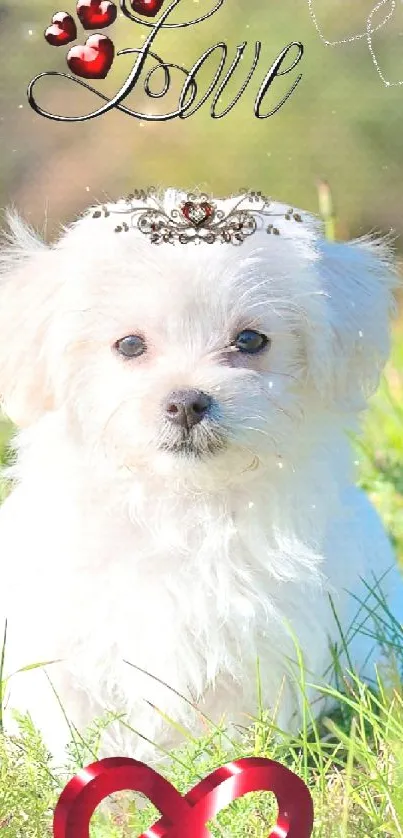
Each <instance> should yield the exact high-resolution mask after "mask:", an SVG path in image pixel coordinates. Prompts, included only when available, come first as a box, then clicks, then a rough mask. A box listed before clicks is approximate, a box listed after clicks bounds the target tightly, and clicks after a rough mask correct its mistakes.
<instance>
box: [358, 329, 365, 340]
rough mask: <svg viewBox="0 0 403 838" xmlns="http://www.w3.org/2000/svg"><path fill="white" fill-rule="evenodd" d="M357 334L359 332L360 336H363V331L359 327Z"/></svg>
mask: <svg viewBox="0 0 403 838" xmlns="http://www.w3.org/2000/svg"><path fill="white" fill-rule="evenodd" d="M358 334H359V336H360V338H362V337H364V332H363V331H362V330H361V329H360V331H359V332H358Z"/></svg>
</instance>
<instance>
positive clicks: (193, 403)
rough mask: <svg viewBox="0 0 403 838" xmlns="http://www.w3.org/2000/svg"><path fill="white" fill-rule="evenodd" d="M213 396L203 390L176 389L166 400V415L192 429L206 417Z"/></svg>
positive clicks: (181, 425) (178, 423) (175, 423)
mask: <svg viewBox="0 0 403 838" xmlns="http://www.w3.org/2000/svg"><path fill="white" fill-rule="evenodd" d="M212 401H213V400H212V398H211V396H208V395H207V393H203V392H202V391H201V390H175V391H173V392H172V393H170V394H169V396H168V398H167V399H166V402H165V406H164V407H165V416H166V418H167V419H169V420H170V422H173V424H174V425H179V426H180V427H181V428H186V429H187V430H190V428H193V427H194V425H197V424H198V423H199V422H201V421H202V419H204V417H205V416H206V414H207V413H208V411H209V409H210V407H211V405H212Z"/></svg>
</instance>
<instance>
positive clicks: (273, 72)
mask: <svg viewBox="0 0 403 838" xmlns="http://www.w3.org/2000/svg"><path fill="white" fill-rule="evenodd" d="M293 47H298V55H297V57H296V58H295V60H294V61H293V63H292V64H291V67H288V68H287V70H281V71H280V67H281V65H282V63H283V61H284V59H285V57H286V55H288V53H289V52H290V50H291V49H292V48H293ZM303 54H304V47H303V45H302V44H301V43H300V42H299V41H293V42H292V43H291V44H289V45H288V47H284V49H283V50H282V52H280V55H279V56H278V58H276V60H275V62H274V64H273V65H272V66H271V67H270V70H269V72H268V73H267V76H266V77H265V78H264V80H263V83H262V86H261V88H260V90H259V92H258V94H257V97H256V102H255V116H257V118H258V119H267V118H268V117H269V116H273V114H275V113H277V111H279V110H280V108H281V107H282V106H283V105H284V103H285V102H286V101H287V99H289V97H290V96H291V94H292V93H293V92H294V90H295V88H296V86H297V84H299V82H300V81H301V79H302V74H301V75H299V76H298V78H297V79H296V80H295V82H294V84H293V85H292V87H291V89H290V90H289V91H288V93H286V95H285V96H283V98H282V100H281V102H279V103H278V104H277V105H276V106H275V107H274V108H272V110H271V111H269V113H266V114H261V113H260V106H261V104H262V100H263V97H264V95H265V93H266V92H267V90H268V88H269V87H270V85H271V84H272V82H273V81H274V79H275V78H276V76H285V75H287V73H290V72H291V70H293V69H294V67H296V66H297V64H299V62H300V61H301V58H302V56H303Z"/></svg>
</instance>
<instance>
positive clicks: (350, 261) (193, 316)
mask: <svg viewBox="0 0 403 838" xmlns="http://www.w3.org/2000/svg"><path fill="white" fill-rule="evenodd" d="M183 199H184V196H183V195H182V194H179V193H175V192H174V191H169V192H167V193H166V194H165V195H164V196H163V197H162V200H163V201H164V206H165V209H166V211H167V212H168V213H169V212H170V211H171V210H172V208H174V207H178V206H179V205H180V202H181V200H183ZM233 203H234V201H233V199H229V200H228V201H225V202H222V203H220V202H219V204H218V205H219V206H220V207H221V208H222V209H223V211H224V212H225V213H228V212H229V211H230V209H231V206H232V205H233ZM119 206H120V205H119ZM145 206H146V204H145ZM255 206H256V215H257V219H258V221H259V205H258V204H253V205H252V204H251V205H250V208H253V207H255ZM109 209H110V210H111V213H110V214H109V215H108V214H107V215H106V216H105V217H104V216H103V215H102V217H101V218H97V219H94V218H93V211H90V212H89V213H87V214H85V215H84V217H82V218H81V219H80V220H78V221H77V222H76V223H74V224H73V225H72V226H71V227H69V228H67V229H66V230H65V231H64V233H63V235H62V237H61V239H60V240H59V241H58V242H57V243H56V244H54V245H52V246H46V245H44V244H43V243H41V242H40V241H39V240H38V238H37V237H36V236H35V234H34V233H33V232H32V231H31V230H28V229H27V228H26V227H25V226H24V225H23V224H22V222H20V221H19V220H18V219H17V218H16V217H14V218H11V227H12V235H11V236H10V241H9V243H8V245H6V247H5V248H4V250H3V254H2V266H3V268H2V273H3V275H2V280H1V285H0V392H1V394H2V397H3V402H4V409H5V411H6V412H7V414H8V415H9V416H10V417H11V419H12V420H13V421H14V422H15V424H16V425H17V427H18V428H19V429H20V431H19V433H18V435H17V437H16V450H17V459H16V465H15V467H14V469H13V477H14V479H15V487H14V490H13V491H12V493H11V494H10V496H9V497H8V499H7V500H6V502H5V503H4V504H3V506H2V508H1V510H0V551H1V575H0V579H1V591H0V623H1V625H2V624H3V621H4V618H6V617H7V618H8V637H7V648H6V670H7V672H9V673H11V672H14V671H15V670H18V669H19V668H21V667H24V666H27V665H28V664H33V663H35V662H40V661H42V662H43V661H55V660H56V661H59V662H58V663H54V664H52V666H49V667H48V668H47V673H48V676H49V677H50V680H51V682H52V684H53V686H54V688H55V690H56V692H57V694H58V696H59V698H60V700H61V702H62V704H63V708H64V710H65V713H66V714H67V716H68V718H69V719H70V720H71V721H72V723H73V724H74V725H75V726H76V727H77V728H78V729H79V730H83V729H84V727H85V726H86V725H87V724H88V723H90V722H91V721H92V720H93V719H94V717H96V716H97V715H100V714H101V713H103V712H104V711H105V709H109V710H113V711H116V712H119V713H122V714H124V718H123V720H122V722H117V723H115V724H114V725H113V726H112V727H111V728H110V730H109V731H108V732H107V734H105V736H104V739H103V747H102V750H101V753H102V754H108V755H111V754H124V753H126V754H130V755H135V756H137V757H140V758H150V754H151V751H149V750H147V748H148V746H147V744H145V743H144V741H143V740H142V739H141V738H138V737H136V735H135V734H134V733H133V731H132V730H130V729H129V727H128V726H127V725H129V726H130V727H131V728H132V729H134V730H135V731H138V732H139V733H140V734H142V735H143V736H145V737H148V738H149V739H151V740H153V741H155V742H157V743H158V744H159V745H164V746H165V747H170V746H172V745H173V744H174V739H173V730H172V728H171V727H170V726H169V725H168V724H167V723H166V722H165V721H164V720H163V719H162V717H161V714H159V713H158V710H157V709H155V708H159V709H160V710H161V711H163V713H165V714H168V715H169V716H170V717H172V718H173V719H175V720H176V721H177V722H180V723H182V724H184V725H188V726H189V727H193V729H197V725H198V722H199V717H198V714H197V713H195V711H194V710H193V709H192V708H191V706H190V704H187V703H186V701H185V700H183V699H182V698H181V697H180V695H182V696H184V697H185V698H187V699H189V700H190V701H191V702H194V703H195V704H196V705H197V707H198V708H199V709H200V710H202V711H203V712H204V713H206V714H207V715H208V716H209V717H210V718H212V719H213V720H215V721H218V720H219V719H220V718H221V717H222V715H223V714H226V718H227V720H228V722H236V723H242V724H244V725H245V724H248V722H249V720H250V717H251V716H253V715H254V714H256V708H257V700H256V661H257V658H259V660H260V676H261V686H262V694H263V700H264V705H265V706H266V707H267V708H269V709H270V710H272V711H273V712H275V713H276V721H277V723H278V724H279V725H280V726H281V727H283V728H287V729H290V728H292V727H293V726H295V725H298V722H299V719H300V706H301V698H302V695H301V690H300V688H299V687H298V678H299V673H298V668H297V666H296V665H295V663H294V662H295V660H296V657H297V654H296V647H295V640H296V639H297V641H298V644H299V646H300V649H301V652H302V654H303V658H304V662H305V667H306V676H305V677H306V680H307V682H312V684H315V683H318V682H320V681H321V679H323V677H325V680H327V681H329V680H330V679H331V677H332V676H331V673H330V668H331V662H332V653H333V650H334V647H336V648H337V649H339V650H340V649H341V648H342V647H343V645H344V642H345V641H346V642H347V643H348V645H349V661H348V662H349V664H351V665H353V666H357V667H358V668H359V669H360V671H361V672H362V674H363V675H364V676H368V677H371V676H372V677H373V676H374V671H373V661H374V660H377V659H378V660H379V657H380V654H381V653H380V650H379V649H376V648H374V641H373V639H372V638H371V636H370V635H371V633H372V630H373V625H372V624H373V620H372V617H371V614H370V612H371V610H373V608H374V604H375V600H376V598H375V599H371V596H370V594H369V592H368V587H367V585H369V586H370V587H372V588H373V587H374V585H375V580H379V579H381V578H382V583H381V586H382V590H383V592H384V595H385V596H387V597H390V598H391V597H392V594H397V596H398V597H399V596H400V579H399V575H398V572H397V569H396V567H395V560H394V557H393V554H392V552H391V549H390V546H389V542H388V538H387V536H386V534H385V533H384V531H383V528H382V525H381V523H380V521H379V519H378V517H377V515H376V513H375V511H374V510H373V508H372V507H371V505H370V504H369V502H368V501H367V499H366V497H365V496H364V495H363V494H362V493H361V492H360V491H358V490H357V489H356V488H355V487H354V474H353V458H352V453H351V450H350V442H349V439H348V433H346V432H348V431H351V430H352V431H355V430H356V428H357V417H358V415H359V413H360V411H361V410H362V409H363V408H364V407H365V404H366V399H367V396H368V394H369V393H370V392H372V391H373V390H374V389H375V387H376V385H377V382H378V378H379V373H380V370H381V369H382V366H383V364H384V362H385V360H386V358H387V355H388V350H389V337H388V331H389V322H388V321H389V316H390V313H391V311H392V309H393V290H394V288H395V286H396V282H397V281H396V276H395V273H394V271H393V269H392V267H391V260H390V258H389V255H388V252H387V248H385V246H384V245H382V244H378V245H376V244H374V243H373V242H371V241H370V240H368V239H365V240H360V241H357V242H353V243H349V244H346V243H329V242H326V241H325V240H324V239H323V237H322V234H321V227H320V225H319V224H318V222H317V221H316V220H315V219H314V218H312V217H309V216H308V215H306V214H303V223H300V224H296V223H294V221H292V220H291V221H289V220H286V219H285V218H284V217H283V216H284V213H286V211H287V207H285V206H282V205H280V204H273V205H272V209H273V212H275V213H279V214H280V216H282V217H281V218H276V219H275V223H276V226H277V227H278V228H279V231H280V235H270V236H269V235H267V233H266V232H265V225H266V223H267V219H266V220H264V219H263V221H265V225H264V226H263V228H262V229H258V230H257V231H256V232H255V233H254V234H253V235H251V236H250V237H249V238H248V239H247V240H246V241H245V242H243V243H242V244H241V245H240V246H239V247H235V246H234V245H233V244H230V243H225V244H224V243H221V242H216V243H215V244H207V243H201V244H199V245H198V246H196V244H187V245H184V244H180V243H176V244H175V245H174V246H173V245H172V244H161V245H156V244H154V243H152V242H151V241H150V238H149V237H148V236H146V235H144V233H143V232H141V231H140V230H139V229H138V228H137V227H136V225H134V227H133V229H132V228H130V229H129V230H128V231H127V232H122V233H120V234H116V232H115V227H116V224H117V223H119V221H120V220H121V219H120V218H118V217H117V216H116V215H115V214H114V212H113V210H114V209H116V206H114V205H111V206H110V207H109ZM258 227H259V224H258ZM363 580H365V581H363ZM360 602H361V603H366V604H365V605H361V606H360ZM390 602H391V599H390ZM334 611H336V612H337V620H336V619H335V616H334ZM357 614H358V616H357ZM356 624H360V625H361V626H363V625H364V624H365V625H364V628H363V630H362V631H361V632H359V633H358V634H357V633H356V631H355V628H356ZM340 630H341V631H340ZM341 633H342V634H343V635H344V638H342V637H341ZM346 663H347V661H346ZM130 664H131V665H130ZM136 667H137V668H136ZM143 670H144V672H143ZM146 673H149V674H146ZM151 676H154V677H151ZM164 684H168V685H169V686H170V687H172V688H173V689H168V688H167V687H166V686H164ZM8 686H9V700H8V708H9V709H11V708H12V707H16V708H18V709H19V710H26V709H27V710H29V711H30V712H31V715H32V717H33V720H34V722H35V723H36V724H37V725H38V726H39V727H40V728H41V729H42V731H43V733H44V736H45V741H46V742H47V743H48V746H49V748H50V750H51V751H52V752H53V753H54V754H55V755H56V756H57V757H59V756H61V755H62V753H63V748H64V746H65V742H66V740H67V739H69V736H70V734H69V730H68V727H67V724H66V721H65V718H64V716H63V714H62V711H61V709H60V706H59V703H58V701H57V700H56V698H55V695H54V692H53V691H52V687H51V685H50V683H49V680H48V678H47V677H46V674H45V671H44V670H43V669H38V670H33V671H29V672H25V673H22V674H19V675H17V676H15V677H13V678H11V680H10V681H9V682H8ZM178 693H179V694H180V695H178ZM308 695H309V698H310V700H311V701H312V709H313V712H318V710H319V708H320V706H321V705H320V703H316V702H315V692H314V691H313V690H311V689H309V690H308ZM315 708H317V709H315ZM248 714H249V715H248Z"/></svg>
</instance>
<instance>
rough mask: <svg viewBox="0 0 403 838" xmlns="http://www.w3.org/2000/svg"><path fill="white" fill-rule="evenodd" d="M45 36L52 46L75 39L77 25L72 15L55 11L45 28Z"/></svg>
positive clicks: (61, 44) (62, 44)
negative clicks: (50, 21) (49, 23)
mask: <svg viewBox="0 0 403 838" xmlns="http://www.w3.org/2000/svg"><path fill="white" fill-rule="evenodd" d="M45 38H46V40H47V42H48V44H51V45H52V47H62V46H65V44H69V43H70V41H75V39H76V38H77V26H76V24H75V21H74V19H73V18H72V16H71V15H69V14H67V12H56V14H55V15H53V17H52V23H51V25H50V26H48V28H47V29H46V30H45Z"/></svg>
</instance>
